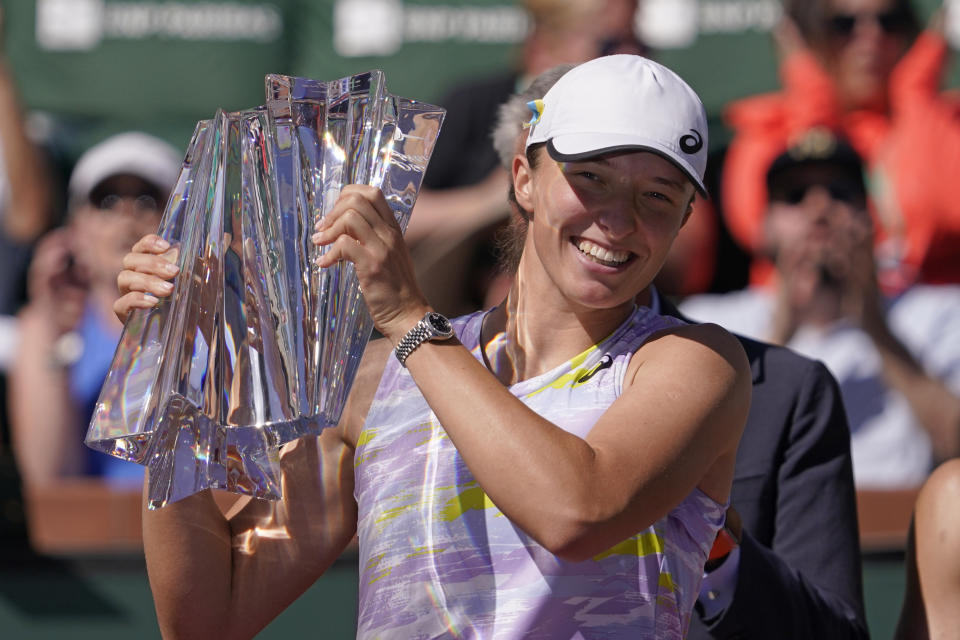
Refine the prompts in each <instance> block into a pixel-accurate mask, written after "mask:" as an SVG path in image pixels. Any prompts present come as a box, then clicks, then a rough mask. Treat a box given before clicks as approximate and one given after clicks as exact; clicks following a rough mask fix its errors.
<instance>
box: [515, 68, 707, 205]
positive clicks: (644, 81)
mask: <svg viewBox="0 0 960 640" xmlns="http://www.w3.org/2000/svg"><path fill="white" fill-rule="evenodd" d="M534 102H536V103H538V104H536V105H533V104H532V106H531V109H534V111H535V114H534V118H533V120H532V121H531V126H530V131H529V133H528V135H527V147H529V146H530V145H531V144H535V143H539V142H546V143H547V151H548V152H549V153H550V156H551V157H552V158H553V159H554V160H558V161H560V162H572V161H576V160H583V159H585V158H590V157H593V156H597V155H599V154H603V153H610V152H614V151H628V150H642V151H650V152H652V153H656V154H658V155H660V156H662V157H664V158H666V159H667V160H670V161H671V162H673V163H674V164H675V165H677V167H678V168H679V169H680V170H681V171H683V172H684V173H685V174H686V175H687V177H689V178H690V180H691V181H692V182H693V184H694V185H695V186H696V187H697V190H698V191H700V193H701V194H703V195H704V196H705V195H706V193H707V190H706V187H705V186H704V184H703V174H704V171H705V170H706V168H707V114H706V111H705V110H704V108H703V103H702V102H701V101H700V98H699V97H698V96H697V94H696V92H694V90H693V89H691V88H690V86H689V85H688V84H687V83H686V82H684V81H683V80H682V79H681V78H680V76H678V75H677V74H676V73H674V72H673V71H671V70H670V69H667V68H666V67H665V66H663V65H662V64H658V63H656V62H654V61H653V60H650V59H648V58H644V57H643V56H636V55H613V56H604V57H602V58H595V59H593V60H590V61H588V62H584V63H583V64H580V65H578V66H576V67H574V68H573V69H571V70H570V71H569V72H567V73H566V74H564V75H563V76H562V77H561V78H560V79H559V80H558V81H557V83H556V84H554V85H553V87H551V89H550V90H549V91H547V93H546V95H544V96H543V100H542V101H534Z"/></svg>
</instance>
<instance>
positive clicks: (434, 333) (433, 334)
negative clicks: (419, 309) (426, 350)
mask: <svg viewBox="0 0 960 640" xmlns="http://www.w3.org/2000/svg"><path fill="white" fill-rule="evenodd" d="M452 337H453V327H452V326H451V325H450V321H449V320H447V318H446V316H444V315H443V314H440V313H437V312H436V311H431V312H429V313H428V314H427V315H425V316H423V319H422V320H420V322H418V323H417V324H415V325H414V327H413V329H410V331H408V332H407V334H406V335H405V336H403V337H402V338H400V342H398V343H397V348H396V349H394V351H393V352H394V353H395V354H396V356H397V360H399V361H400V364H402V365H403V366H404V367H406V366H407V364H406V362H407V357H408V356H409V355H410V354H411V353H413V351H414V349H416V348H417V347H419V346H420V345H422V344H423V343H424V342H427V341H428V340H437V341H439V340H449V339H450V338H452Z"/></svg>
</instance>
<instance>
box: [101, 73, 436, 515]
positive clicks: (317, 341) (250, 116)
mask: <svg viewBox="0 0 960 640" xmlns="http://www.w3.org/2000/svg"><path fill="white" fill-rule="evenodd" d="M266 93H267V99H266V104H265V106H262V107H258V108H256V109H250V110H247V111H239V112H233V113H226V112H223V111H218V112H217V114H216V116H215V117H214V118H213V119H212V120H204V121H202V122H200V123H198V125H197V128H196V130H195V132H194V135H193V137H192V139H191V141H190V145H189V147H188V150H187V153H186V156H185V157H184V162H183V169H182V171H181V174H180V178H179V181H178V182H177V185H176V187H175V189H174V192H173V194H172V195H171V198H170V201H169V202H168V205H167V209H166V211H165V212H164V217H163V220H162V222H161V224H160V229H159V231H158V233H159V234H160V235H161V236H162V237H164V238H165V239H166V240H168V241H169V242H170V243H171V245H172V247H174V248H175V250H176V251H175V253H174V255H175V260H176V262H177V264H178V266H179V267H180V274H179V275H178V276H177V277H176V279H175V287H174V292H173V294H172V295H171V296H170V297H169V298H167V299H165V300H163V301H162V302H161V303H160V304H159V305H157V306H156V307H154V308H152V309H150V310H138V311H134V312H133V313H131V314H130V317H129V319H128V320H127V324H126V326H125V327H124V331H123V334H122V336H121V339H120V344H119V346H118V348H117V351H116V354H115V355H114V360H113V364H112V366H111V369H110V372H109V373H108V375H107V378H106V381H105V383H104V386H103V389H102V391H101V394H100V398H99V400H98V402H97V406H96V409H95V412H94V415H93V418H92V420H91V423H90V428H89V431H88V433H87V438H86V442H87V444H88V445H89V446H91V447H93V448H94V449H97V450H99V451H103V452H105V453H108V454H110V455H113V456H117V457H119V458H123V459H125V460H130V461H132V462H137V463H140V464H144V465H147V466H148V467H149V469H150V475H149V478H150V480H149V495H148V504H149V505H150V507H151V508H156V507H160V506H163V505H165V504H167V503H169V502H173V501H175V500H178V499H181V498H183V497H186V496H188V495H191V494H193V493H196V492H197V491H200V490H202V489H205V488H207V487H214V488H220V489H225V490H228V491H233V492H236V493H241V494H247V495H252V496H256V497H260V498H278V497H279V496H280V478H279V473H278V470H277V457H278V452H279V447H280V446H281V445H283V444H285V443H287V442H290V441H292V440H295V439H297V438H300V437H303V436H306V435H317V434H319V433H320V431H322V430H323V429H324V428H326V427H328V426H331V425H335V424H336V423H337V422H338V421H339V419H340V414H341V413H342V411H343V407H344V404H345V402H346V398H347V395H348V393H349V390H350V387H351V385H352V382H353V379H354V377H355V375H356V371H357V366H358V364H359V362H360V357H361V355H362V353H363V350H364V349H365V347H366V344H367V341H368V339H369V337H370V332H371V329H372V326H373V322H372V320H371V319H370V315H369V313H368V312H367V308H366V305H365V303H364V302H363V296H362V295H361V293H360V287H359V284H358V282H357V278H356V275H355V273H354V271H353V266H352V265H351V264H350V263H342V264H338V265H335V266H332V267H329V268H326V269H320V268H318V267H316V266H315V265H314V262H313V261H314V259H315V258H316V257H317V255H318V253H317V251H318V249H317V248H316V247H315V246H314V245H313V243H312V242H311V241H310V236H311V234H312V231H313V225H314V223H315V222H316V220H317V219H318V218H319V217H321V216H323V215H324V214H325V213H326V212H327V211H329V210H330V209H331V208H332V206H333V204H334V202H335V201H336V199H337V196H338V195H339V193H340V190H341V189H342V188H343V186H345V185H347V184H356V183H359V184H370V185H375V186H379V187H380V188H381V190H382V191H383V192H384V194H385V196H386V198H387V201H388V202H389V203H390V205H391V207H392V208H393V210H394V212H395V214H396V217H397V221H398V222H399V223H400V226H401V227H402V228H405V227H406V223H407V220H408V219H409V216H410V212H411V210H412V208H413V204H414V202H415V200H416V196H417V192H418V191H419V188H420V183H421V180H422V177H423V172H424V171H425V169H426V165H427V162H428V160H429V158H430V154H431V152H432V150H433V145H434V142H435V141H436V136H437V134H438V133H439V130H440V125H441V123H442V121H443V116H444V111H443V110H442V109H440V108H438V107H435V106H433V105H429V104H425V103H421V102H418V101H415V100H409V99H406V98H399V97H396V96H393V95H391V94H389V93H387V91H386V88H385V85H384V78H383V74H382V73H381V72H379V71H371V72H368V73H363V74H358V75H355V76H350V77H347V78H341V79H339V80H335V81H332V82H318V81H315V80H310V79H307V78H295V77H289V76H280V75H270V76H267V78H266Z"/></svg>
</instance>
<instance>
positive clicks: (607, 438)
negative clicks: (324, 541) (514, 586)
mask: <svg viewBox="0 0 960 640" xmlns="http://www.w3.org/2000/svg"><path fill="white" fill-rule="evenodd" d="M395 338H396V339H399V336H395ZM637 358H639V359H640V362H639V363H638V365H637V367H636V368H635V370H634V372H633V377H632V380H630V381H629V386H628V387H627V383H625V387H627V388H625V389H624V392H623V395H622V396H621V397H620V399H618V400H617V401H616V402H615V403H614V404H613V405H612V406H611V407H610V408H609V409H608V410H607V411H606V412H605V413H604V414H603V416H602V417H601V418H600V420H599V421H598V422H597V424H596V425H595V426H594V427H593V429H592V430H591V431H590V434H589V435H588V436H587V438H586V439H582V438H579V437H577V436H575V435H572V434H569V433H567V432H566V431H564V430H563V429H561V428H560V427H558V426H557V425H555V424H553V423H551V422H549V421H547V420H545V419H544V418H542V417H540V416H539V415H537V414H536V413H534V412H533V411H532V410H530V409H529V408H528V407H527V406H526V405H524V404H523V403H522V402H521V401H520V400H518V399H517V398H515V397H514V396H513V395H512V394H511V393H510V392H509V391H508V390H507V389H506V388H505V387H504V386H503V385H501V384H500V383H499V382H498V381H497V380H496V379H495V378H494V377H493V376H492V375H491V374H490V373H489V372H487V371H486V369H484V368H483V366H482V365H481V364H480V363H479V362H477V360H476V359H475V358H474V357H473V356H472V355H471V354H470V353H469V352H468V351H467V350H466V349H464V348H463V347H462V346H459V345H446V344H444V345H441V344H428V345H426V346H424V347H421V348H420V349H417V350H416V351H415V352H414V353H413V354H412V355H411V356H410V357H409V358H408V360H407V366H408V368H409V370H410V373H411V374H412V375H413V377H414V379H415V380H416V382H417V385H418V387H419V388H420V390H421V392H422V393H423V394H424V396H425V397H426V399H427V402H428V403H429V404H430V406H431V408H432V409H433V410H434V412H435V413H436V415H437V417H438V419H439V420H440V422H441V424H442V425H443V427H444V430H445V431H446V432H447V434H448V435H449V436H450V438H451V440H453V442H454V444H455V445H456V447H457V450H458V451H459V452H460V454H461V455H462V456H463V458H464V460H465V461H466V463H467V465H468V466H469V468H470V470H471V472H472V473H473V474H474V476H475V477H476V479H477V481H478V483H479V484H480V486H481V487H483V489H484V491H485V492H486V493H487V494H488V495H489V496H490V498H491V499H492V500H493V502H494V503H495V504H496V505H497V506H498V507H499V508H500V510H501V511H503V512H504V514H505V515H507V516H508V517H509V518H510V519H511V520H512V521H513V522H515V523H516V524H518V525H519V526H520V527H521V528H523V529H524V530H525V531H526V532H527V533H529V534H530V535H531V536H532V537H533V538H534V539H536V540H537V541H538V542H539V543H540V544H542V545H543V546H544V547H545V548H547V549H549V550H550V551H552V552H553V553H555V554H557V555H559V556H561V557H564V558H565V559H569V560H575V561H576V560H583V559H585V558H589V557H592V556H593V555H595V554H596V553H599V552H600V551H602V550H604V549H607V548H609V547H611V546H612V545H614V544H616V543H617V542H619V541H620V540H623V539H625V538H628V537H629V536H630V535H632V534H633V533H635V532H636V531H638V530H641V529H643V528H645V527H647V526H649V525H651V524H653V523H654V522H655V521H656V520H658V519H659V518H662V517H663V516H665V515H666V514H667V513H668V512H669V511H670V509H671V508H673V507H674V506H675V505H677V504H678V503H680V502H681V501H682V500H683V498H684V497H685V496H686V495H687V494H688V493H689V492H690V491H692V490H693V489H694V487H698V486H699V487H700V488H701V489H702V490H704V492H706V493H707V494H708V495H710V496H711V497H713V498H714V499H715V500H717V501H718V502H724V501H726V500H727V497H728V495H729V488H730V482H731V479H732V470H733V459H734V455H735V452H736V445H737V442H738V440H739V436H740V433H741V431H742V428H743V422H744V419H745V416H746V412H747V409H748V407H749V385H750V382H749V377H748V375H746V371H747V368H746V364H745V358H744V356H743V354H742V351H740V349H739V345H738V344H735V343H734V342H733V339H732V338H730V337H729V335H726V334H723V333H722V332H721V331H720V330H719V329H718V328H717V327H715V326H699V327H687V328H684V329H683V330H681V331H678V332H677V333H676V334H671V335H664V336H662V337H660V338H658V339H655V340H653V341H652V342H650V343H648V344H647V345H645V346H644V347H642V348H641V349H640V350H639V351H638V352H637V354H636V356H635V359H637ZM628 375H629V374H628ZM694 377H695V378H696V379H697V381H698V384H697V386H696V389H697V390H696V393H692V392H691V387H690V385H689V382H690V380H691V379H693V378H694ZM451 380H455V381H456V383H455V384H456V387H457V388H458V389H463V390H469V393H456V392H453V393H451V389H450V384H451V383H450V381H451ZM625 443H633V444H635V445H636V446H629V445H627V446H625ZM640 443H643V444H642V446H640ZM518 487H523V490H522V491H518V490H517V488H518Z"/></svg>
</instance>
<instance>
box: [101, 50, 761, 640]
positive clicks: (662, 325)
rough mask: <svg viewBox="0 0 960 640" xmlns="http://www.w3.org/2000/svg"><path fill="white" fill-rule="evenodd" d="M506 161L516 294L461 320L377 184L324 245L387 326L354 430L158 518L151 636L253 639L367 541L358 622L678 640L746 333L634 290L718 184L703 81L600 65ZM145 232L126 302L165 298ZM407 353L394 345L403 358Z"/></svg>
mask: <svg viewBox="0 0 960 640" xmlns="http://www.w3.org/2000/svg"><path fill="white" fill-rule="evenodd" d="M531 120H532V125H531V135H530V140H529V143H528V147H527V149H526V153H525V154H518V155H517V156H516V158H515V159H514V161H513V164H512V170H513V182H514V185H515V191H516V198H517V201H518V203H519V204H520V205H521V206H522V207H523V208H524V209H525V210H527V211H528V212H530V221H529V222H528V224H529V232H528V233H527V235H526V240H525V246H524V251H523V254H522V256H521V258H520V263H519V266H518V268H517V273H516V276H515V279H514V282H513V286H512V288H511V290H510V293H509V295H508V297H507V300H506V301H505V302H504V303H503V304H501V305H499V306H497V307H494V308H492V309H489V310H485V311H479V312H476V313H472V314H469V315H467V316H463V317H460V318H457V319H455V320H453V321H448V320H447V319H446V318H445V317H444V316H442V315H441V314H439V313H437V312H436V311H435V310H434V309H433V308H432V307H431V306H430V304H429V302H428V301H427V300H426V299H425V297H424V296H423V295H422V294H421V293H420V290H419V287H418V285H417V282H416V280H415V278H414V276H413V268H412V266H411V261H410V258H409V254H408V252H407V250H406V248H405V245H404V243H403V239H402V236H401V233H400V230H399V228H398V227H397V225H396V223H395V222H394V219H393V214H392V213H391V210H390V207H389V206H388V204H387V202H386V200H385V199H384V197H383V195H382V194H381V193H380V191H379V190H377V189H375V188H370V187H366V186H360V185H353V186H349V187H347V188H345V189H344V190H343V193H342V194H341V197H340V199H339V201H338V202H337V204H336V205H335V206H334V208H333V209H332V210H331V212H330V213H329V214H327V216H326V217H325V218H324V219H323V220H322V221H321V222H320V223H318V225H317V233H316V234H315V236H314V242H316V243H317V244H318V245H320V246H322V247H326V248H327V251H326V252H325V253H324V254H323V255H322V257H321V258H319V259H318V266H319V267H320V268H324V267H326V266H329V265H330V264H332V263H334V262H336V261H339V260H348V261H351V262H352V263H353V264H354V266H355V267H356V271H357V274H358V277H359V279H360V283H361V286H362V289H363V294H364V298H365V300H366V303H367V306H368V308H369V310H370V312H371V314H372V316H373V319H374V323H375V324H376V327H377V328H378V329H379V331H380V332H381V333H382V334H383V335H384V336H385V339H383V340H375V341H372V342H371V344H370V345H369V347H368V349H367V352H366V354H365V355H364V362H363V364H362V366H361V371H360V374H359V376H358V379H357V381H356V383H355V385H354V388H353V390H352V393H351V398H350V401H349V403H348V408H347V409H346V411H345V413H344V419H343V421H342V422H341V424H340V425H339V426H338V427H336V428H332V429H329V430H327V431H326V432H324V434H323V435H322V436H321V437H320V438H319V439H317V440H316V441H305V440H300V441H297V442H296V443H293V444H292V445H290V446H288V447H287V448H286V449H285V451H284V452H283V453H282V455H281V459H280V464H281V468H282V471H283V473H284V479H283V482H284V497H283V499H282V500H281V501H280V502H277V503H266V502H263V501H255V500H243V501H241V503H239V504H238V505H237V506H236V507H235V509H234V510H233V511H232V512H231V513H230V514H229V515H228V516H227V517H224V516H223V515H221V512H220V511H219V509H218V508H217V506H216V504H215V503H214V501H213V498H212V496H211V494H210V492H209V491H208V492H204V493H199V494H196V495H194V496H190V497H188V498H185V499H183V500H181V501H178V502H176V503H174V504H172V505H169V506H166V507H163V508H161V509H159V510H156V511H150V512H146V513H145V518H144V544H145V549H146V556H147V564H148V570H149V572H150V579H151V585H152V588H153V592H154V599H155V603H156V607H157V613H158V619H159V621H160V626H161V630H162V631H163V633H164V634H165V635H169V636H170V637H181V636H198V637H200V636H204V637H205V636H206V635H208V634H210V633H217V634H220V635H226V636H228V637H250V636H253V635H254V634H255V633H257V631H258V630H259V629H261V628H262V627H263V626H264V625H266V624H267V623H268V622H269V621H270V620H271V619H272V618H273V617H274V616H276V615H277V614H278V613H279V612H280V611H281V610H282V609H283V608H284V607H285V606H286V605H287V604H289V603H290V602H291V601H292V600H293V599H295V598H296V597H297V596H298V595H299V594H300V593H301V592H302V591H303V590H305V589H306V588H307V587H308V586H309V585H310V584H311V583H312V582H313V581H314V580H315V579H316V578H318V577H319V576H320V575H321V574H322V573H323V571H324V570H325V569H326V568H327V567H328V566H329V565H330V563H332V562H333V561H334V560H335V559H336V557H337V556H338V555H339V554H340V552H341V551H342V550H343V548H344V547H345V546H346V545H347V544H348V543H349V541H350V540H351V539H352V538H353V536H354V535H355V534H356V535H358V537H359V554H360V558H359V568H360V594H359V610H358V622H357V637H359V638H441V637H442V638H459V637H470V638H473V637H476V638H495V637H496V638H551V639H552V638H591V637H603V638H608V639H614V638H631V639H636V638H657V639H663V638H667V639H679V638H682V637H684V635H685V633H686V630H687V626H688V624H689V621H690V617H691V613H692V610H693V606H694V602H695V601H696V598H697V594H698V589H699V584H700V580H701V576H702V573H703V565H704V563H705V561H706V559H707V555H708V552H709V550H710V548H711V545H712V544H713V541H714V539H715V537H716V535H717V532H718V530H719V529H720V528H721V527H722V525H723V520H724V513H725V511H726V507H727V503H728V499H729V493H730V486H731V480H732V477H733V468H734V459H735V456H736V450H737V443H738V440H739V437H740V434H741V431H742V429H743V424H744V420H745V417H746V414H747V410H748V407H749V404H750V371H749V365H748V364H747V361H746V357H745V356H744V353H743V350H742V349H741V347H740V345H739V343H738V342H737V341H736V340H735V339H734V338H733V337H732V336H730V335H729V334H728V333H726V332H725V331H724V330H723V329H721V328H719V327H717V326H714V325H687V324H686V323H683V322H682V321H679V320H676V319H671V318H666V317H662V316H659V315H656V314H654V313H652V312H650V310H649V309H648V308H647V307H641V306H637V305H635V304H634V299H635V297H636V295H637V293H638V292H639V291H640V290H641V289H642V288H643V287H645V286H647V285H648V284H649V283H650V281H651V280H652V279H653V277H654V275H655V274H656V273H657V270H658V268H659V266H660V264H661V263H662V262H663V260H664V258H665V256H666V254H667V251H668V250H669V248H670V245H671V242H672V241H673V238H674V237H675V236H676V234H677V232H678V231H679V229H680V227H681V226H682V225H683V223H684V221H685V220H686V218H687V216H688V215H689V214H690V211H691V207H690V203H691V201H692V199H693V196H694V192H695V190H697V189H703V183H702V180H703V170H704V166H705V159H706V145H707V129H706V118H705V114H704V110H703V107H702V105H701V103H700V100H699V99H698V98H697V96H696V94H695V93H694V92H693V90H692V89H690V87H689V86H687V85H686V83H684V82H683V81H682V80H681V79H680V78H679V77H678V76H676V75H675V74H674V73H673V72H671V71H670V70H668V69H667V68H665V67H663V66H661V65H659V64H657V63H655V62H652V61H650V60H647V59H645V58H642V57H639V56H630V55H618V56H609V57H605V58H599V59H596V60H593V61H590V62H587V63H584V64H582V65H580V66H578V67H576V68H574V69H573V70H572V71H570V72H569V73H567V74H566V75H565V76H564V77H563V78H561V79H560V80H559V81H558V82H557V84H556V85H554V87H553V88H552V89H551V90H550V92H548V93H547V94H546V96H544V98H543V100H542V101H541V102H539V103H536V104H535V105H534V109H533V111H532V117H531ZM166 250H167V247H166V245H165V243H163V242H162V241H161V240H160V239H159V238H158V237H156V236H147V237H145V238H143V239H141V240H140V241H139V242H138V243H137V244H136V245H135V246H134V250H133V251H132V252H131V253H130V254H128V256H127V257H126V259H125V264H126V265H127V267H128V269H127V270H126V271H124V272H122V273H121V275H120V277H119V278H118V284H119V286H120V291H121V297H120V298H119V299H118V300H117V302H116V304H115V310H116V311H117V313H118V315H119V316H120V317H125V316H126V314H127V313H128V312H129V311H130V310H131V309H133V308H142V307H149V306H151V305H153V304H155V303H156V300H157V299H158V297H160V296H163V295H165V294H166V288H164V283H165V282H166V280H167V279H168V278H169V276H167V275H166V272H165V271H164V268H165V265H166V263H167V261H166V260H165V259H164V257H163V252H164V251H166ZM391 354H393V355H391Z"/></svg>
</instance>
